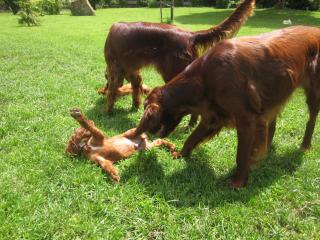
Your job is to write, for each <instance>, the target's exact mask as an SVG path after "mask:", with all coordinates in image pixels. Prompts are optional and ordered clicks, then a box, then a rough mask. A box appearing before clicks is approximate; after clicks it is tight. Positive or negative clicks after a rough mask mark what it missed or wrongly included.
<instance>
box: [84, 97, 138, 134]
mask: <svg viewBox="0 0 320 240" xmlns="http://www.w3.org/2000/svg"><path fill="white" fill-rule="evenodd" d="M136 112H137V110H134V109H125V108H122V107H121V106H117V108H116V109H114V111H113V113H112V114H110V115H109V114H107V112H106V99H105V98H104V97H101V98H99V99H98V100H97V101H96V104H95V105H94V107H93V108H91V109H89V110H88V111H87V112H86V116H87V117H88V118H89V119H91V120H93V121H94V122H95V124H96V126H98V127H101V128H102V129H103V130H104V131H106V133H107V134H108V130H109V131H110V130H111V131H113V132H116V133H117V134H121V133H123V132H125V131H127V130H129V129H131V128H133V127H135V126H136V125H137V124H138V122H137V121H135V120H134V117H132V114H135V113H136ZM130 116H131V117H132V118H131V117H130Z"/></svg>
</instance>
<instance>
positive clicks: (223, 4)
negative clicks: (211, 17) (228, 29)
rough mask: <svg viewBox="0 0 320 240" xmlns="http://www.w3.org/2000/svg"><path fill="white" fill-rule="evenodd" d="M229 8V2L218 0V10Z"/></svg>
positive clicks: (227, 0)
mask: <svg viewBox="0 0 320 240" xmlns="http://www.w3.org/2000/svg"><path fill="white" fill-rule="evenodd" d="M228 6H229V0H217V1H216V7H217V8H227V7H228Z"/></svg>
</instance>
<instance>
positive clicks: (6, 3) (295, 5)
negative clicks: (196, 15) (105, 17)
mask: <svg viewBox="0 0 320 240" xmlns="http://www.w3.org/2000/svg"><path fill="white" fill-rule="evenodd" d="M20 1H21V0H20ZM22 1H23V0H22ZM34 1H36V2H38V6H40V8H41V9H42V11H43V13H45V14H50V15H52V14H59V13H60V9H61V8H69V6H70V2H71V1H72V0H34ZM89 2H90V4H91V5H92V7H93V8H94V9H96V8H108V7H151V8H152V7H159V0H136V1H135V0H133V1H132V0H129V1H128V0H89ZM240 2H241V1H240V0H175V1H174V4H175V6H176V7H180V6H194V7H196V6H213V7H217V8H233V7H236V5H237V4H239V3H240ZM169 3H170V0H168V1H164V7H166V5H168V4H169ZM257 7H258V8H270V7H276V8H284V7H285V8H292V9H300V10H306V9H308V10H318V9H319V7H320V0H257ZM0 9H11V10H12V12H13V13H14V14H16V13H17V12H18V11H19V0H0Z"/></svg>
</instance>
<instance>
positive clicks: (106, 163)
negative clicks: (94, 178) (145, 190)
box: [90, 154, 120, 182]
mask: <svg viewBox="0 0 320 240" xmlns="http://www.w3.org/2000/svg"><path fill="white" fill-rule="evenodd" d="M90 160H91V161H92V162H94V163H96V164H98V165H99V166H100V167H101V168H102V169H103V170H104V171H105V172H106V173H108V174H109V175H110V177H111V178H112V180H113V181H115V182H119V181H120V177H119V175H118V172H117V170H116V169H115V168H114V166H113V162H112V161H110V160H108V159H105V158H104V157H102V156H100V155H98V154H94V155H91V156H90Z"/></svg>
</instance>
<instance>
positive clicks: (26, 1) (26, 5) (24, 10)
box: [18, 0, 40, 27]
mask: <svg viewBox="0 0 320 240" xmlns="http://www.w3.org/2000/svg"><path fill="white" fill-rule="evenodd" d="M19 15H20V19H19V20H18V21H19V23H20V24H23V25H27V26H28V27H30V26H37V25H40V21H39V19H38V17H39V9H38V8H37V7H35V6H34V5H33V4H32V3H31V1H30V0H23V1H21V2H20V11H19Z"/></svg>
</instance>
